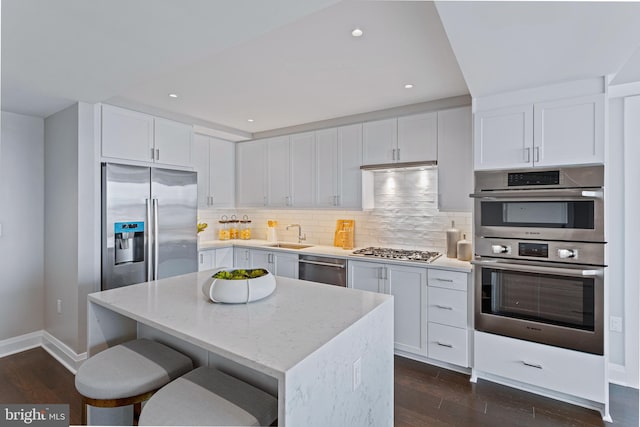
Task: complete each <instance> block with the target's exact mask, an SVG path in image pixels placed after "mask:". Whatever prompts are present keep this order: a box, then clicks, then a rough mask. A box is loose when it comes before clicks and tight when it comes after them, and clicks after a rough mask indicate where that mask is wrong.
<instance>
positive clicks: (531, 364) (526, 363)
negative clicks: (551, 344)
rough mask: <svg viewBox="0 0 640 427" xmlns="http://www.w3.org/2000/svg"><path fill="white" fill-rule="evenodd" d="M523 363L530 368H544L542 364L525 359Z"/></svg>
mask: <svg viewBox="0 0 640 427" xmlns="http://www.w3.org/2000/svg"><path fill="white" fill-rule="evenodd" d="M522 364H523V365H524V366H528V367H530V368H536V369H542V365H538V364H537V363H529V362H525V361H524V360H523V361H522Z"/></svg>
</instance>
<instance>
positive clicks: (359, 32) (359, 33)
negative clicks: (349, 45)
mask: <svg viewBox="0 0 640 427" xmlns="http://www.w3.org/2000/svg"><path fill="white" fill-rule="evenodd" d="M363 34H364V33H363V32H362V30H361V29H360V28H354V29H353V31H351V35H352V36H353V37H362V35H363Z"/></svg>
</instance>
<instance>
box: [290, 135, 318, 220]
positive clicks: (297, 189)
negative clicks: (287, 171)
mask: <svg viewBox="0 0 640 427" xmlns="http://www.w3.org/2000/svg"><path fill="white" fill-rule="evenodd" d="M289 142H290V144H291V197H290V198H289V204H288V205H287V206H295V207H297V208H298V207H301V208H309V207H313V206H314V205H315V200H316V176H317V174H316V162H315V154H316V137H315V133H314V132H305V133H298V134H295V135H291V137H290V140H289Z"/></svg>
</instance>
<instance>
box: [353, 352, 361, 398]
mask: <svg viewBox="0 0 640 427" xmlns="http://www.w3.org/2000/svg"><path fill="white" fill-rule="evenodd" d="M361 382H362V358H361V357H358V359H357V360H356V361H355V362H353V391H356V390H357V389H358V387H360V383H361Z"/></svg>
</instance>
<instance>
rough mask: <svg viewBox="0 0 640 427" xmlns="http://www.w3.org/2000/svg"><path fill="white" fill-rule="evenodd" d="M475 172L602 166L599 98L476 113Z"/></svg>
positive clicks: (557, 101)
mask: <svg viewBox="0 0 640 427" xmlns="http://www.w3.org/2000/svg"><path fill="white" fill-rule="evenodd" d="M474 121H475V130H474V145H475V159H474V166H475V169H476V170H482V169H505V168H519V167H537V166H560V165H576V164H590V163H603V162H604V95H602V94H598V95H590V96H584V97H579V98H566V99H561V100H555V101H549V102H539V103H535V104H526V105H520V106H517V107H509V108H503V109H499V110H489V111H478V112H476V113H475V119H474Z"/></svg>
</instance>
